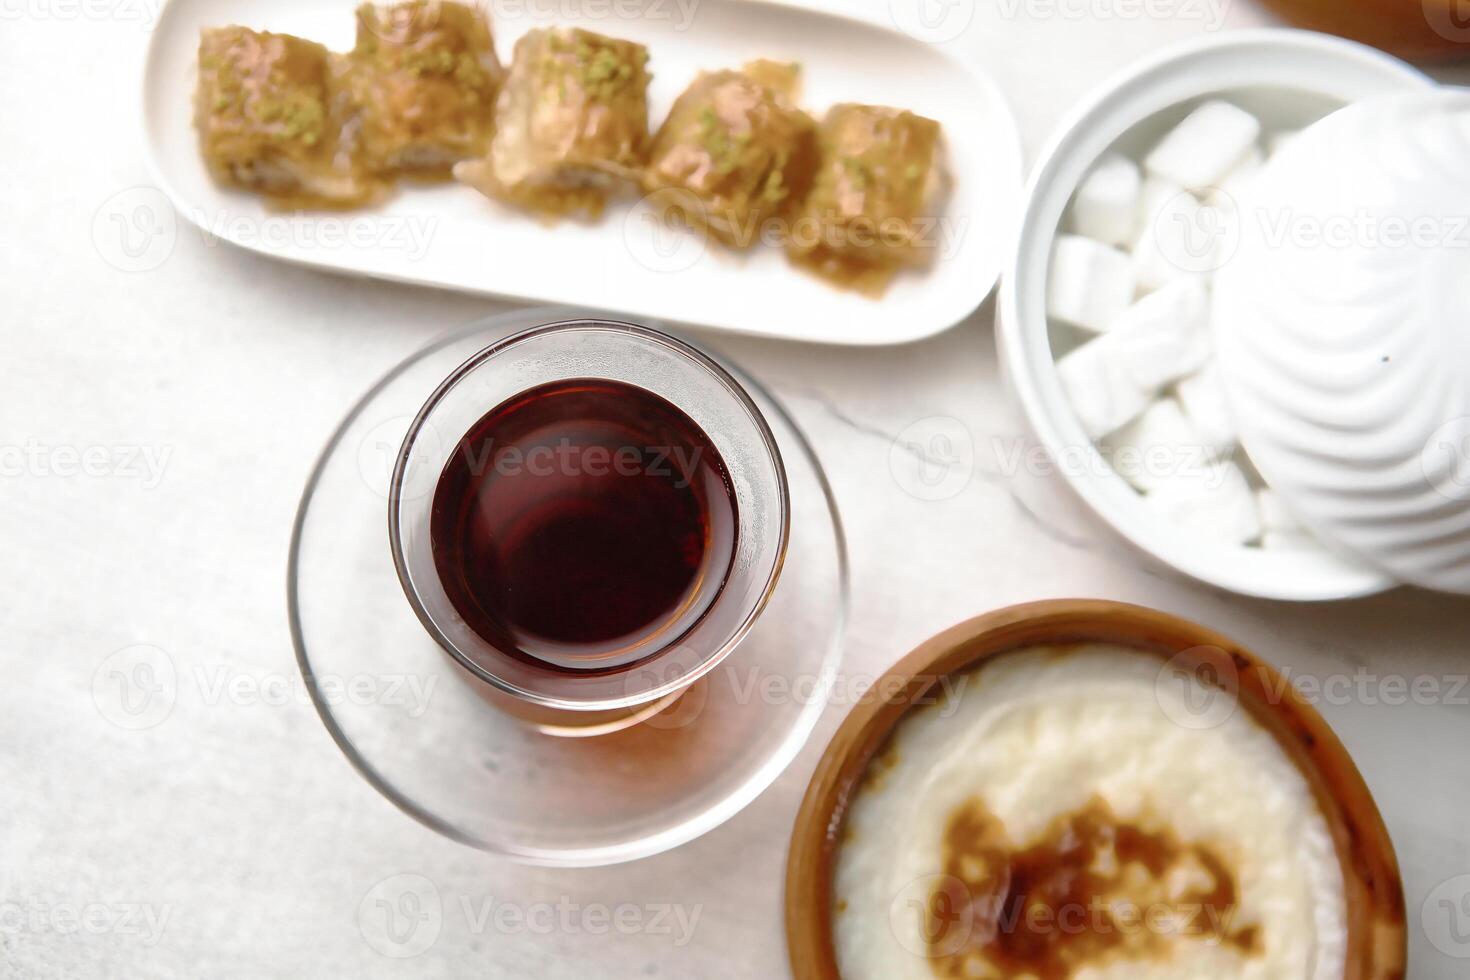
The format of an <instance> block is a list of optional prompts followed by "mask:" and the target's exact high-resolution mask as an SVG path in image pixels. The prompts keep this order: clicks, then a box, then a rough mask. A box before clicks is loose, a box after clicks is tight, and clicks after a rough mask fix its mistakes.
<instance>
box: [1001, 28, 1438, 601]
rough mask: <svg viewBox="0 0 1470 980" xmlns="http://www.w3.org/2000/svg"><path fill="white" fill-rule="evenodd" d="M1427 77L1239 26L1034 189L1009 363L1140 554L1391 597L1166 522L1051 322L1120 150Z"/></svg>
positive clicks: (1165, 56) (1006, 342) (1164, 74)
mask: <svg viewBox="0 0 1470 980" xmlns="http://www.w3.org/2000/svg"><path fill="white" fill-rule="evenodd" d="M1433 84H1434V83H1433V82H1432V81H1431V80H1430V79H1429V78H1427V77H1426V76H1425V75H1424V74H1422V73H1421V72H1419V71H1418V70H1417V69H1415V68H1413V67H1411V66H1409V65H1408V64H1406V63H1404V62H1402V61H1399V60H1398V59H1396V58H1393V57H1391V56H1389V55H1386V54H1383V53H1382V52H1379V51H1376V50H1374V49H1372V48H1368V47H1364V46H1363V45H1360V44H1356V43H1354V42H1351V41H1345V40H1342V39H1340V38H1335V37H1329V36H1327V35H1322V34H1314V33H1310V32H1306V31H1290V30H1257V31H1233V32H1229V33H1226V34H1222V35H1218V36H1213V37H1210V38H1207V39H1204V40H1201V41H1192V42H1189V43H1186V44H1183V45H1180V46H1177V47H1173V48H1170V49H1168V50H1166V51H1164V52H1162V53H1161V54H1159V55H1157V56H1155V57H1154V58H1152V59H1151V60H1148V61H1145V62H1143V63H1141V64H1139V65H1137V66H1136V67H1134V68H1131V69H1129V70H1128V71H1127V72H1126V73H1124V74H1122V75H1120V76H1118V77H1117V78H1115V79H1114V80H1113V81H1111V82H1109V83H1108V84H1106V85H1104V86H1103V87H1102V88H1101V89H1099V90H1098V92H1097V93H1096V94H1095V95H1094V96H1093V97H1092V98H1091V99H1089V100H1088V101H1087V102H1085V103H1084V104H1083V105H1081V106H1080V107H1079V108H1078V109H1076V110H1075V111H1074V112H1073V113H1072V115H1071V116H1070V117H1069V118H1068V119H1066V120H1065V121H1064V122H1063V124H1062V125H1061V127H1060V128H1059V129H1058V132H1057V135H1055V136H1054V137H1053V139H1052V141H1051V143H1050V145H1049V146H1048V147H1047V148H1046V150H1045V151H1044V152H1043V153H1042V156H1041V160H1040V162H1039V163H1038V164H1037V166H1036V169H1035V170H1034V171H1033V172H1032V175H1031V179H1030V182H1029V185H1028V187H1027V195H1026V197H1027V200H1026V208H1025V212H1024V214H1023V216H1022V219H1021V227H1020V235H1019V237H1018V240H1017V245H1016V250H1015V252H1014V253H1013V255H1012V256H1011V261H1010V263H1009V266H1008V267H1007V269H1006V272H1005V274H1004V278H1003V281H1002V283H1001V288H1000V297H999V317H998V327H997V333H998V341H999V345H1000V355H1001V364H1002V365H1003V370H1004V372H1005V375H1006V378H1007V381H1008V383H1009V384H1010V386H1011V389H1012V391H1013V392H1014V393H1015V396H1016V398H1017V399H1018V400H1019V402H1020V404H1021V408H1022V411H1023V412H1024V413H1025V415H1026V418H1027V419H1028V421H1029V422H1030V425H1031V428H1032V430H1033V431H1034V432H1035V434H1036V437H1037V438H1038V440H1039V441H1040V442H1041V444H1042V445H1043V446H1044V447H1045V448H1046V450H1047V452H1048V453H1049V454H1050V456H1051V458H1052V460H1053V461H1054V464H1055V467H1056V469H1057V471H1058V472H1060V473H1062V474H1063V475H1064V477H1065V478H1066V479H1067V481H1068V483H1069V484H1070V485H1071V486H1072V488H1073V489H1074V490H1075V491H1076V492H1077V493H1078V495H1079V496H1081V498H1082V500H1083V502H1084V503H1085V504H1086V505H1087V506H1088V507H1089V508H1090V509H1091V510H1092V511H1093V512H1094V513H1096V514H1097V515H1098V517H1100V518H1101V519H1102V520H1103V521H1105V522H1106V523H1107V524H1109V525H1111V526H1112V527H1113V529H1114V530H1116V531H1117V532H1118V533H1119V534H1121V535H1122V536H1123V537H1124V538H1125V539H1127V540H1128V541H1130V542H1131V543H1132V544H1133V545H1135V546H1136V547H1137V548H1139V549H1140V550H1142V551H1143V552H1145V553H1146V554H1148V555H1151V556H1153V557H1154V558H1156V559H1158V560H1159V561H1162V562H1164V563H1165V564H1167V565H1169V566H1172V567H1173V568H1175V569H1177V570H1179V571H1181V572H1184V573H1185V574H1187V575H1191V576H1193V577H1194V578H1196V579H1199V580H1201V581H1203V582H1207V583H1210V584H1212V585H1215V586H1218V587H1220V588H1223V589H1228V590H1230V591H1233V592H1239V593H1242V594H1246V595H1253V596H1260V597H1263V598H1270V599H1287V600H1298V601H1314V600H1315V601H1321V600H1329V599H1344V598H1350V597H1354V596H1362V595H1369V594H1372V593H1375V592H1382V591H1384V590H1386V589H1388V588H1391V587H1392V586H1393V585H1394V584H1395V582H1394V580H1393V579H1392V578H1391V577H1390V576H1388V575H1387V574H1385V573H1383V572H1381V571H1379V570H1376V569H1373V568H1370V567H1368V566H1367V565H1364V564H1362V563H1361V562H1359V561H1357V560H1355V559H1352V558H1350V557H1347V556H1342V557H1339V556H1338V555H1336V554H1333V553H1331V552H1328V551H1326V550H1321V551H1309V550H1300V551H1298V550H1285V549H1283V550H1265V549H1260V548H1246V547H1240V546H1231V545H1226V544H1217V543H1214V542H1210V541H1206V540H1201V539H1198V538H1195V537H1192V536H1191V535H1188V534H1186V533H1181V531H1180V530H1179V528H1177V527H1176V526H1174V525H1172V524H1169V523H1167V522H1165V521H1163V520H1161V519H1160V518H1159V517H1158V516H1157V515H1156V514H1154V513H1153V512H1152V511H1150V510H1149V509H1148V508H1147V507H1146V505H1145V504H1144V501H1143V498H1142V497H1141V496H1139V494H1138V493H1137V492H1136V491H1135V490H1134V489H1133V488H1132V487H1131V486H1130V485H1129V484H1128V483H1127V482H1126V481H1125V480H1124V479H1123V478H1122V477H1121V476H1119V475H1118V474H1116V473H1115V472H1113V470H1112V468H1111V467H1110V466H1109V465H1108V463H1107V462H1106V460H1104V459H1103V457H1102V454H1101V453H1100V452H1099V451H1098V450H1097V448H1096V447H1095V446H1094V445H1093V443H1092V440H1091V439H1089V438H1088V437H1087V435H1086V433H1084V432H1083V430H1082V426H1081V424H1080V423H1079V422H1078V420H1077V417H1076V415H1075V413H1074V412H1073V410H1072V406H1071V404H1070V403H1069V401H1068V399H1067V396H1066V394H1065V393H1064V391H1063V390H1062V387H1061V383H1060V381H1059V380H1058V377H1057V372H1056V367H1055V356H1054V354H1053V351H1052V336H1051V334H1050V331H1049V328H1048V323H1047V310H1046V282H1047V272H1048V266H1049V264H1050V260H1051V251H1052V243H1053V241H1054V239H1055V238H1056V235H1057V232H1058V228H1059V227H1060V225H1061V223H1062V218H1063V216H1064V214H1065V212H1066V209H1067V207H1068V205H1069V203H1070V202H1071V200H1072V197H1073V194H1074V192H1075V191H1076V189H1077V186H1078V184H1080V183H1081V181H1082V179H1083V178H1084V177H1085V176H1086V175H1087V174H1088V172H1089V171H1090V170H1091V169H1092V167H1093V165H1094V164H1095V163H1096V162H1097V160H1098V159H1099V158H1100V157H1101V156H1102V155H1103V154H1104V153H1105V152H1108V151H1110V150H1116V151H1119V152H1122V153H1124V154H1125V155H1127V156H1130V157H1132V158H1134V159H1141V158H1142V156H1143V155H1144V154H1145V153H1146V152H1147V150H1148V149H1149V148H1151V147H1152V146H1153V145H1154V144H1156V143H1157V142H1158V140H1159V139H1161V138H1162V137H1163V136H1164V134H1165V133H1167V132H1168V131H1169V130H1170V129H1171V128H1172V127H1173V126H1174V125H1175V124H1177V123H1178V122H1179V121H1180V120H1182V119H1183V118H1184V117H1185V116H1186V115H1188V114H1189V112H1190V111H1191V110H1192V109H1193V108H1194V107H1195V106H1197V105H1198V104H1199V103H1200V102H1202V101H1204V100H1206V99H1208V98H1212V97H1222V96H1223V97H1225V98H1227V99H1229V100H1230V101H1232V102H1234V103H1236V104H1237V105H1239V106H1241V107H1242V108H1244V109H1246V110H1248V111H1250V112H1252V113H1254V114H1255V115H1256V116H1258V117H1259V118H1260V119H1261V121H1262V123H1263V125H1264V127H1265V129H1266V130H1267V131H1268V132H1269V131H1273V130H1289V129H1299V128H1301V127H1304V126H1307V125H1310V124H1311V123H1313V122H1315V121H1317V120H1318V119H1321V118H1322V117H1324V116H1326V115H1328V114H1330V113H1331V112H1333V111H1334V110H1336V109H1338V108H1341V107H1342V106H1344V105H1348V104H1350V103H1353V102H1356V101H1358V100H1360V99H1365V98H1370V97H1372V96H1375V95H1383V94H1385V93H1389V92H1395V91H1403V90H1415V89H1423V88H1428V87H1431V86H1432V85H1433Z"/></svg>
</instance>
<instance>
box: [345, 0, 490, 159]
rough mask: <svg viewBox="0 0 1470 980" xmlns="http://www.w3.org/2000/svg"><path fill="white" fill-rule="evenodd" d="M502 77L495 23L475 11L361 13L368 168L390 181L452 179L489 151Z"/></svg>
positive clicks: (361, 134)
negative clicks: (457, 167) (459, 167)
mask: <svg viewBox="0 0 1470 980" xmlns="http://www.w3.org/2000/svg"><path fill="white" fill-rule="evenodd" d="M501 77H502V71H501V67H500V61H499V59H497V58H496V56H495V45H494V42H493V40H492V38H491V34H490V25H489V22H488V21H487V20H486V19H485V17H484V15H483V14H482V13H481V12H480V11H479V10H477V9H475V8H474V7H470V6H467V5H465V4H462V3H449V2H440V0H411V2H408V3H399V4H394V5H392V6H387V7H378V6H374V5H373V4H363V5H362V6H360V7H358V8H357V45H356V47H354V48H353V51H352V56H351V69H350V72H349V78H350V81H351V89H352V101H353V103H354V106H353V107H354V109H355V110H356V113H357V119H358V130H357V132H356V134H355V136H356V139H357V141H358V143H359V146H360V152H361V157H362V160H363V162H364V164H365V165H366V166H369V167H371V168H372V169H373V170H375V171H377V172H380V173H385V174H416V175H420V176H443V177H447V176H449V171H450V168H451V167H452V166H453V165H454V164H455V163H457V162H459V161H460V160H465V159H469V158H470V157H476V156H480V155H482V154H483V153H484V152H485V150H486V147H488V146H489V144H490V135H491V133H492V132H493V130H494V119H495V96H496V92H497V91H498V90H499V87H500V81H501Z"/></svg>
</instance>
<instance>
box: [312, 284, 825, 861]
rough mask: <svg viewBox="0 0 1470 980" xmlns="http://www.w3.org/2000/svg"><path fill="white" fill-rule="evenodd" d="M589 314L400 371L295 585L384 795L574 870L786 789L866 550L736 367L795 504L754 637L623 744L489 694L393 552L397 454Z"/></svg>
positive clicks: (468, 840)
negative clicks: (391, 504) (409, 439)
mask: <svg viewBox="0 0 1470 980" xmlns="http://www.w3.org/2000/svg"><path fill="white" fill-rule="evenodd" d="M580 314H581V311H570V310H565V309H533V310H523V311H517V312H514V313H508V314H504V315H501V316H496V317H492V318H490V319H488V320H485V321H482V322H480V323H478V324H475V325H474V326H472V327H470V328H468V329H466V330H464V331H460V332H456V333H454V334H451V335H449V336H446V337H443V338H441V339H439V340H437V341H435V342H433V343H431V344H429V345H428V346H427V347H425V348H423V349H422V350H420V351H418V352H417V353H415V354H413V355H412V356H410V357H409V358H408V359H407V360H405V361H404V362H402V363H401V364H399V365H398V366H397V367H395V368H394V369H393V370H392V371H391V372H389V373H388V375H387V376H386V377H384V378H383V379H382V380H381V381H379V382H378V383H377V384H376V385H375V386H374V387H373V388H372V389H371V390H370V391H368V393H367V394H366V395H365V396H364V397H363V398H362V400H361V401H359V402H358V403H357V404H356V405H355V406H354V407H353V408H352V410H351V411H350V412H349V413H348V414H347V417H346V419H345V420H344V421H343V422H342V424H341V426H339V427H338V429H337V431H336V432H335V433H334V434H333V435H332V438H331V439H330V440H329V441H328V443H327V446H326V448H325V449H324V450H323V452H322V456H321V458H320V460H319V461H318V462H317V465H316V468H315V469H314V470H313V472H312V475H311V477H310V479H309V480H308V481H307V485H306V490H305V492H304V494H303V495H302V499H301V506H300V509H299V510H298V512H297V515H296V525H295V528H294V530H293V533H292V539H291V553H290V564H289V567H288V571H287V578H288V581H287V591H288V604H289V615H290V621H291V632H292V640H293V642H294V644H295V648H296V657H297V661H298V662H299V663H300V665H301V671H302V674H303V676H304V677H305V679H306V686H307V689H308V690H309V691H310V692H311V696H312V701H313V703H314V704H315V705H316V708H317V712H318V714H320V716H321V719H322V722H323V723H324V724H325V725H326V727H327V730H328V731H329V732H330V733H331V735H332V737H333V739H335V740H336V742H337V744H338V745H339V746H340V747H341V749H342V751H343V752H344V753H346V755H347V758H348V759H349V760H350V761H351V762H352V764H353V765H354V766H356V767H357V769H358V771H359V772H361V773H362V774H363V776H364V777H365V778H366V779H367V780H368V782H370V783H371V784H372V785H373V786H374V787H375V788H377V790H378V791H379V792H380V793H382V794H383V795H384V796H386V797H387V798H388V799H389V800H390V801H392V802H393V804H394V805H396V806H397V807H399V808H400V809H401V810H403V811H404V812H405V813H408V814H409V815H410V816H412V817H414V818H415V819H417V820H419V821H421V822H422V823H424V824H426V825H427V826H429V827H432V828H433V829H434V830H436V831H438V832H439V833H441V834H444V835H445V836H447V837H450V838H453V839H454V840H457V841H460V842H462V843H464V844H468V845H470V846H472V847H476V848H480V849H481V850H485V851H489V852H492V853H495V854H499V855H502V856H505V857H508V858H511V859H513V860H516V861H521V862H525V863H530V864H543V865H561V866H591V865H602V864H614V863H617V862H620V861H630V860H633V859H636V858H640V857H647V856H648V855H651V854H657V853H659V852H661V851H665V850H668V849H669V848H671V847H676V846H678V845H679V844H682V843H684V842H685V841H688V840H692V839H693V838H695V837H698V836H699V835H700V834H703V833H705V832H706V831H708V830H711V829H713V828H714V827H716V826H718V825H719V824H721V823H723V822H724V821H725V820H727V819H729V818H730V817H731V816H733V815H734V814H735V813H737V812H739V810H740V809H741V808H742V807H744V806H745V805H746V804H748V803H749V802H750V801H751V800H753V799H754V798H755V797H756V796H757V795H759V794H760V792H761V791H762V790H764V789H765V788H766V787H767V786H768V785H770V783H771V781H772V780H774V779H775V778H776V776H777V775H779V774H780V773H781V771H782V770H783V769H785V767H786V766H787V764H788V763H790V761H791V759H792V758H793V757H794V756H795V755H796V753H797V751H798V750H799V749H800V748H801V746H802V745H803V744H804V743H805V741H806V739H807V737H808V736H809V735H810V733H811V731H812V728H813V726H814V725H815V724H816V721H817V718H818V716H819V715H820V714H821V712H822V709H823V707H824V706H825V704H826V701H827V694H828V691H829V689H830V687H831V683H832V680H833V677H834V676H835V673H836V670H837V666H838V662H839V660H840V658H841V640H842V633H843V628H844V625H845V621H846V617H847V604H848V582H847V555H846V544H845V542H844V539H843V536H842V527H841V523H840V520H839V518H838V515H837V510H836V506H835V503H834V501H833V499H832V494H831V490H830V488H829V487H828V485H827V479H826V476H825V474H824V473H823V471H822V468H821V464H820V463H819V462H818V461H817V458H816V456H815V454H814V453H813V452H812V449H811V446H810V445H809V444H808V442H807V440H806V438H805V436H803V435H802V433H801V432H800V430H799V429H797V427H796V425H795V423H794V422H793V421H792V419H791V417H790V416H789V415H788V414H787V413H786V411H785V409H783V408H782V407H781V405H780V404H779V403H778V402H777V401H776V400H775V399H774V398H773V397H772V396H771V395H770V393H769V392H767V391H766V390H765V389H764V388H762V387H761V386H760V385H759V384H758V383H756V382H755V381H754V380H753V379H751V378H750V377H749V376H748V375H746V374H744V373H743V372H741V371H740V370H739V369H738V368H736V367H734V366H733V365H731V364H730V363H729V362H728V361H725V360H724V359H722V358H721V359H719V360H720V362H721V364H722V365H723V366H724V367H725V368H726V369H727V370H729V371H730V372H731V373H732V374H734V375H735V376H736V377H737V378H738V379H739V380H740V382H741V384H742V385H744V386H745V388H746V390H747V392H748V393H749V394H750V397H751V398H752V400H754V401H755V403H756V404H757V405H758V406H759V408H760V410H761V412H762V413H763V414H764V415H765V418H766V421H767V422H768V424H769V425H770V427H771V430H772V432H773V433H774V434H775V437H776V442H777V445H778V446H779V448H780V451H781V455H782V458H783V461H784V463H785V467H786V475H787V480H788V483H789V488H790V494H791V505H790V508H791V537H790V544H789V547H788V550H787V554H786V562H785V566H784V568H783V569H782V572H781V578H780V581H779V583H778V585H777V588H776V591H775V594H774V595H773V596H772V598H771V601H770V603H769V605H768V606H767V607H766V609H765V611H764V613H762V615H761V618H760V619H759V620H758V621H757V623H756V624H755V626H754V628H753V629H752V630H751V631H750V633H749V634H748V635H747V636H746V637H745V639H744V640H743V641H742V642H741V644H740V646H739V647H738V648H736V650H735V651H734V652H733V653H731V654H730V656H729V657H728V658H726V659H725V660H724V661H723V662H722V663H721V664H720V665H719V666H718V667H717V668H715V669H714V670H713V671H711V672H710V673H709V674H708V675H706V676H705V677H703V678H701V679H700V680H699V681H697V682H696V683H695V685H694V686H693V687H692V688H690V690H689V691H688V692H687V693H686V694H685V695H684V696H683V697H682V698H681V699H680V700H679V701H677V702H676V703H675V704H674V705H673V706H672V707H670V708H668V709H666V710H665V711H663V712H661V713H659V714H656V715H654V716H653V717H651V718H649V719H647V720H645V721H643V722H641V723H640V724H637V725H635V726H633V727H631V728H628V729H625V730H623V731H620V732H615V733H611V734H606V735H600V736H596V737H590V738H560V737H555V736H551V735H545V734H541V733H539V732H536V731H533V730H532V729H530V728H528V727H526V726H525V724H524V723H522V722H519V721H516V720H515V719H512V718H511V717H509V716H507V715H505V714H502V713H501V712H499V711H498V710H496V709H495V708H493V707H491V706H490V705H488V704H487V703H486V702H485V701H484V700H483V699H482V698H481V696H480V695H479V693H478V692H477V691H476V690H475V689H474V688H473V687H472V686H471V682H470V681H468V680H467V679H466V678H465V676H464V674H463V673H462V671H461V668H460V667H458V666H457V665H456V664H455V663H454V662H453V661H451V660H450V658H449V657H448V655H447V654H445V653H444V652H443V651H442V650H441V648H440V647H439V646H438V645H437V644H436V643H435V642H434V641H433V639H431V638H430V636H429V635H428V633H427V632H426V631H425V630H424V627H423V626H422V624H421V623H420V622H419V620H418V619H417V617H416V616H415V615H414V613H413V610H412V609H411V608H410V606H409V603H408V600H407V599H406V598H405V596H404V594H403V589H402V586H401V585H400V584H399V580H398V576H397V573H396V571H395V569H394V566H393V559H392V555H391V553H390V550H389V543H388V517H387V513H388V487H389V481H390V479H391V477H392V471H393V463H394V459H395V456H396V454H397V453H398V451H399V447H400V445H401V443H402V441H403V437H404V434H405V433H406V432H407V430H408V427H409V425H410V423H411V422H412V421H413V418H414V416H415V414H416V413H417V412H418V410H419V409H420V408H421V407H422V406H423V404H424V402H425V401H426V400H427V399H428V398H429V396H430V395H431V394H432V393H433V392H434V390H435V388H436V387H437V386H438V385H439V383H440V382H441V381H443V380H444V378H446V377H447V376H448V375H449V374H450V372H452V371H453V370H454V369H455V368H456V367H458V366H459V365H460V364H462V363H463V362H464V361H465V360H467V359H468V358H469V357H470V356H471V355H472V354H474V353H476V352H477V351H479V350H481V349H482V348H484V347H486V346H487V345H489V344H491V343H493V342H495V341H497V340H499V339H501V338H503V337H505V336H507V335H509V334H511V333H514V332H516V331H518V330H522V329H525V328H527V327H530V326H534V325H536V324H539V323H548V322H551V321H554V320H559V319H567V318H568V317H571V316H576V315H580ZM650 325H651V326H658V324H650ZM490 407H492V406H486V408H487V410H488V409H489V408H490Z"/></svg>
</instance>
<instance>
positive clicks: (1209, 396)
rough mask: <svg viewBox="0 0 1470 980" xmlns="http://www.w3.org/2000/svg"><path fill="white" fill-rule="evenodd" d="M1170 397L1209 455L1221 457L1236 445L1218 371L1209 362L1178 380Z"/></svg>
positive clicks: (1223, 388) (1235, 434)
mask: <svg viewBox="0 0 1470 980" xmlns="http://www.w3.org/2000/svg"><path fill="white" fill-rule="evenodd" d="M1174 394H1175V396H1176V397H1178V399H1179V404H1180V406H1181V407H1182V408H1183V409H1184V414H1185V416H1186V417H1187V418H1188V419H1189V421H1190V423H1191V424H1192V425H1193V426H1194V427H1195V429H1196V430H1197V431H1198V432H1199V435H1200V438H1201V439H1203V440H1204V443H1205V445H1206V446H1208V447H1209V448H1210V452H1211V454H1212V455H1215V456H1219V455H1223V454H1224V453H1226V452H1228V451H1229V450H1230V447H1232V446H1234V445H1235V444H1236V442H1237V441H1238V440H1239V438H1240V433H1239V432H1238V431H1237V430H1236V427H1235V417H1234V416H1233V415H1231V413H1230V401H1229V399H1228V398H1227V397H1226V394H1225V382H1224V381H1223V380H1222V376H1221V374H1220V368H1219V367H1218V366H1217V365H1216V364H1215V363H1214V362H1213V361H1211V362H1210V363H1208V364H1206V365H1205V366H1204V367H1203V368H1201V369H1200V370H1199V371H1197V372H1195V373H1194V374H1191V375H1190V376H1189V377H1187V378H1185V379H1183V380H1182V381H1180V382H1179V384H1178V385H1176V386H1175V388H1174Z"/></svg>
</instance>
